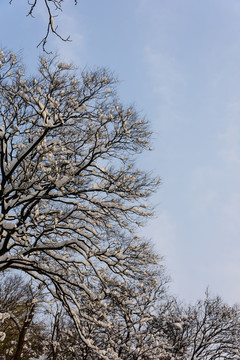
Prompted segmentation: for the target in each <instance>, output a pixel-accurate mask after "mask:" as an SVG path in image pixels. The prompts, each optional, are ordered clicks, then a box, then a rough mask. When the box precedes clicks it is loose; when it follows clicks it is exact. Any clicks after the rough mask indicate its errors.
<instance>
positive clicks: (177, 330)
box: [152, 293, 240, 360]
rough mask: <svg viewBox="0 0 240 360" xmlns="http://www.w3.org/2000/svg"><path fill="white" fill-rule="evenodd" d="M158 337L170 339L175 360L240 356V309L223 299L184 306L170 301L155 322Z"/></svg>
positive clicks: (169, 344)
mask: <svg viewBox="0 0 240 360" xmlns="http://www.w3.org/2000/svg"><path fill="white" fill-rule="evenodd" d="M152 325H153V328H152V331H153V333H154V336H155V337H156V336H157V335H159V337H160V338H162V339H164V338H165V339H166V341H167V344H168V350H167V351H168V353H169V356H172V357H173V358H174V359H179V360H180V359H189V360H196V359H198V360H217V359H226V360H227V359H228V360H230V359H232V360H233V359H239V357H240V345H239V335H240V310H239V306H237V305H235V306H229V305H227V304H225V303H224V302H223V301H222V299H221V298H220V297H213V298H211V297H210V296H209V294H208V293H207V294H206V298H205V299H204V300H200V301H198V302H197V303H196V304H195V305H189V306H183V305H180V304H179V303H178V301H176V300H175V299H172V300H170V299H169V301H167V302H166V304H165V306H163V307H162V308H161V311H160V313H159V315H158V317H156V319H155V321H154V322H153V324H152Z"/></svg>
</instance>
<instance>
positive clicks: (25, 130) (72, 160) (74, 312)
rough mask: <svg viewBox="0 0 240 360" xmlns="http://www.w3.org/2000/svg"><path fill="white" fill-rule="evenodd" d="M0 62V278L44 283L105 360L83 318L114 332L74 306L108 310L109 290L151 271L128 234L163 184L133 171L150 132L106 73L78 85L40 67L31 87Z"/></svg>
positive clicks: (68, 72)
mask: <svg viewBox="0 0 240 360" xmlns="http://www.w3.org/2000/svg"><path fill="white" fill-rule="evenodd" d="M0 61H1V73H0V80H1V81H0V105H1V108H0V111H1V119H0V122H1V128H0V147H1V158H0V182H1V188H0V203H1V204H0V206H1V215H0V225H1V228H0V239H1V242H0V270H2V271H3V270H6V269H10V268H13V269H18V270H22V271H25V272H26V273H27V274H29V275H30V276H33V277H34V278H35V279H37V280H38V281H40V282H42V283H43V284H44V286H45V287H46V288H47V289H48V291H49V292H50V293H51V295H52V296H53V297H54V298H57V299H58V300H59V301H61V302H62V304H63V306H64V308H65V309H66V311H67V312H68V314H70V316H71V317H72V319H73V321H74V323H75V326H76V328H77V329H78V333H79V335H80V337H81V339H82V341H83V342H84V343H85V344H86V345H87V346H88V347H90V348H92V350H93V351H96V352H98V354H100V355H101V356H103V357H105V358H106V356H105V355H104V352H101V351H100V352H99V349H98V348H97V347H96V346H95V345H93V343H92V340H91V339H88V337H87V331H85V329H84V328H83V327H82V326H80V319H82V320H83V321H84V322H86V323H87V324H89V325H91V324H94V325H96V324H97V325H99V326H103V327H106V328H108V327H109V326H110V324H109V323H108V322H105V321H104V320H103V321H102V320H101V321H100V320H99V321H98V320H96V317H95V316H93V315H91V314H90V315H89V313H88V312H85V311H84V309H83V308H82V306H81V302H79V299H82V298H85V297H87V298H88V299H89V300H91V301H92V302H93V303H94V302H95V303H96V304H97V303H98V302H100V301H104V299H105V298H106V297H107V296H108V291H109V287H112V286H113V283H115V284H116V287H121V288H124V286H127V285H126V284H127V281H142V280H143V279H144V278H145V277H148V276H149V274H150V273H151V272H152V268H151V267H150V265H151V264H152V266H153V267H154V266H155V265H154V264H156V263H157V259H156V256H155V255H154V254H153V253H152V251H151V250H150V249H149V246H148V245H147V244H146V243H145V242H144V241H142V240H141V239H139V238H138V237H137V236H135V235H134V233H135V230H136V229H137V230H138V229H139V227H140V226H141V219H142V220H144V219H145V218H147V217H149V216H150V215H151V214H152V211H151V209H149V207H148V206H147V205H146V204H145V202H144V201H145V200H146V199H147V198H148V197H149V195H150V194H151V193H152V192H153V191H154V190H156V187H157V184H158V183H159V180H158V179H153V178H152V177H151V176H149V175H148V174H147V173H146V172H144V171H141V170H140V169H138V168H136V165H135V164H136V162H135V156H136V154H137V153H141V151H142V150H144V149H148V148H149V144H148V140H149V137H150V132H149V130H148V124H147V122H146V121H145V120H144V119H139V118H138V115H137V114H136V112H135V111H134V109H132V108H127V109H124V107H123V106H122V105H121V104H119V103H118V101H117V100H116V97H115V96H114V84H115V83H116V81H115V80H114V79H112V77H111V76H110V75H109V74H107V73H106V72H105V71H104V70H98V71H96V72H91V73H82V75H81V76H80V77H79V76H78V75H77V73H76V72H75V70H74V68H73V67H72V66H71V65H70V64H64V63H62V62H57V59H46V58H44V59H43V58H42V59H41V64H40V69H39V75H38V77H36V78H33V77H30V78H27V77H26V76H25V75H24V69H23V66H22V65H21V64H20V63H19V62H18V59H17V58H16V56H15V55H14V54H12V53H10V52H4V51H2V52H0ZM130 279H131V280H130ZM99 289H101V292H100V293H99V291H98V290H99ZM76 292H77V294H78V296H76ZM111 356H115V355H111ZM108 358H109V357H108Z"/></svg>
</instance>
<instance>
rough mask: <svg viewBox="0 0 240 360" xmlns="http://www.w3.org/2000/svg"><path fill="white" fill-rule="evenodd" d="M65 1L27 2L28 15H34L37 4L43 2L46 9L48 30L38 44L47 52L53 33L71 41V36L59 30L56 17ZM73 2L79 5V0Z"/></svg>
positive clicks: (34, 0) (38, 0) (11, 1)
mask: <svg viewBox="0 0 240 360" xmlns="http://www.w3.org/2000/svg"><path fill="white" fill-rule="evenodd" d="M63 2H64V0H32V1H29V0H27V3H28V5H29V12H28V14H27V15H28V16H31V17H34V11H35V9H36V7H37V5H39V4H40V5H41V4H42V5H43V6H44V8H45V10H46V18H47V19H48V24H47V30H46V33H45V36H44V37H43V39H42V40H41V41H40V42H39V44H38V45H37V46H38V47H39V46H42V49H43V50H44V51H45V52H47V51H46V43H47V40H48V37H49V35H50V34H51V33H52V34H54V35H56V36H57V37H58V38H60V39H61V40H63V41H70V36H69V35H68V36H67V37H63V36H62V35H61V34H60V33H59V31H58V26H57V25H55V18H56V17H57V16H58V13H59V12H61V11H63V10H62V5H63ZM73 2H74V4H75V5H77V3H78V1H77V0H73ZM9 3H10V4H12V3H13V0H10V1H9Z"/></svg>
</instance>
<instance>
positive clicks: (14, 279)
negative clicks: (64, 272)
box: [0, 274, 44, 360]
mask: <svg viewBox="0 0 240 360" xmlns="http://www.w3.org/2000/svg"><path fill="white" fill-rule="evenodd" d="M0 279H1V288H0V315H1V316H0V330H1V332H2V333H3V334H4V338H3V339H2V340H1V341H0V354H1V355H3V356H4V358H5V359H6V360H18V359H30V358H31V357H33V356H34V357H37V356H39V355H41V354H42V353H43V344H42V343H41V341H42V340H43V339H44V337H43V334H44V331H43V329H44V327H43V324H42V323H41V322H40V323H39V322H37V321H35V319H34V318H35V317H36V315H39V307H40V304H41V306H42V302H43V300H44V296H43V292H42V290H41V289H39V288H37V287H35V286H34V285H33V284H32V282H31V281H30V282H26V281H24V280H23V278H22V277H21V276H20V275H18V274H15V275H9V274H8V275H5V274H3V275H2V276H1V277H0ZM1 320H4V321H1Z"/></svg>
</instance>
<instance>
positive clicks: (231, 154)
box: [0, 0, 240, 303]
mask: <svg viewBox="0 0 240 360" xmlns="http://www.w3.org/2000/svg"><path fill="white" fill-rule="evenodd" d="M26 3H27V1H26V0H15V1H13V4H12V6H10V5H9V4H8V1H2V2H1V4H0V33H1V39H0V44H1V46H3V47H8V48H9V49H11V50H13V51H15V52H19V51H20V52H21V54H22V57H23V59H24V61H25V63H26V64H27V68H28V69H29V71H31V72H33V71H34V70H35V69H36V66H37V56H38V55H39V54H40V53H41V51H40V49H36V45H37V43H38V42H39V41H40V40H41V39H42V36H43V35H44V30H45V26H46V19H45V17H44V9H43V8H42V7H38V8H37V9H36V13H35V15H36V17H35V19H31V18H30V17H26V13H27V9H28V7H27V4H26ZM64 9H65V11H64V12H63V13H62V14H61V16H59V18H58V20H57V21H58V24H59V31H60V32H61V33H62V34H65V35H68V34H71V38H72V42H71V43H63V42H61V41H59V40H57V39H56V38H54V37H51V39H50V40H49V48H51V49H53V50H56V51H58V53H59V54H60V55H61V56H62V57H63V58H64V59H65V60H66V61H69V60H71V61H73V62H74V63H75V64H77V65H78V66H80V67H84V66H88V67H90V68H94V67H96V66H97V67H99V66H104V67H107V68H109V69H110V70H111V71H113V72H114V73H115V74H116V76H117V77H118V78H119V80H120V84H119V97H120V98H121V100H122V101H123V102H124V103H126V104H129V103H134V104H135V105H136V108H137V109H139V111H140V112H142V113H143V114H146V117H147V118H148V119H149V120H150V123H151V127H152V129H153V130H154V137H153V151H152V152H151V154H150V156H149V154H148V155H147V157H146V156H145V157H144V156H143V158H142V159H141V162H142V166H144V167H146V168H148V169H153V171H154V173H155V174H159V175H160V176H161V178H162V186H161V187H160V190H159V191H158V193H157V194H156V196H154V202H155V203H156V204H157V209H156V217H155V219H154V220H152V221H151V223H150V224H149V226H148V227H147V228H146V229H145V231H144V232H145V235H146V236H147V237H150V238H152V241H153V243H154V244H155V249H156V251H157V252H158V253H159V254H160V255H163V256H165V264H166V267H167V269H168V273H169V274H170V275H171V277H172V280H173V281H172V284H171V286H170V288H171V291H172V292H174V293H175V294H176V295H178V296H179V297H180V298H182V299H185V300H186V301H194V300H196V299H197V298H200V297H203V296H204V291H205V289H206V287H207V286H209V289H210V292H212V293H213V294H218V295H220V296H222V297H223V298H224V299H225V300H226V301H228V302H229V303H234V302H239V301H240V220H239V216H240V2H239V1H238V0H201V1H197V0H181V1H180V0H131V1H129V0H121V1H112V0H102V1H100V0H92V1H87V0H80V1H79V5H78V6H74V5H73V1H70V0H68V1H66V4H65V6H64Z"/></svg>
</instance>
